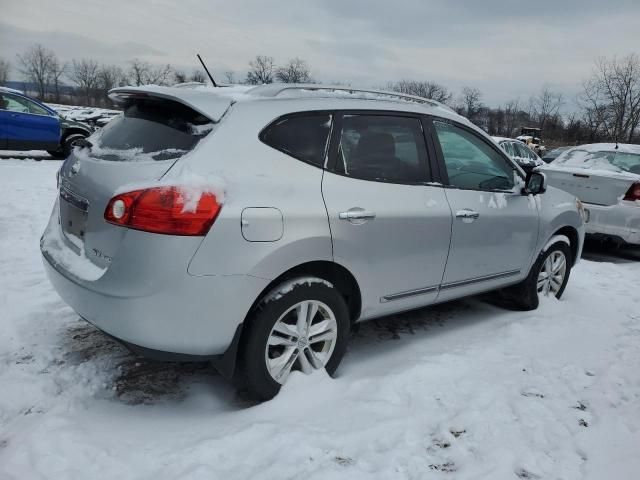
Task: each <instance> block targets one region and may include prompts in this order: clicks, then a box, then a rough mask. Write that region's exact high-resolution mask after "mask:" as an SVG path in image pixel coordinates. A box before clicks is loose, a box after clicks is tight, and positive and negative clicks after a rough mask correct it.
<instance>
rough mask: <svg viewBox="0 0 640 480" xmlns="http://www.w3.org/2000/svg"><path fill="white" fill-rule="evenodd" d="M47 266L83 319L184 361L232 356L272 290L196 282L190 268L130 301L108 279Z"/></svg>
mask: <svg viewBox="0 0 640 480" xmlns="http://www.w3.org/2000/svg"><path fill="white" fill-rule="evenodd" d="M43 263H44V266H45V270H46V272H47V275H48V277H49V280H50V281H51V283H52V284H53V287H54V288H55V289H56V291H57V292H58V294H59V295H60V296H61V297H62V299H63V300H64V301H65V302H66V303H67V304H69V305H70V306H71V308H73V309H74V310H75V311H76V312H77V313H78V315H80V316H81V317H82V318H84V319H85V320H87V321H88V322H90V323H91V324H93V325H95V326H96V327H97V328H99V329H100V330H103V331H104V332H106V333H107V334H109V335H110V336H112V337H115V338H116V339H118V340H121V341H122V342H124V343H127V344H133V345H136V346H139V347H141V348H142V349H148V350H153V351H159V352H166V353H168V354H175V355H178V356H179V355H189V356H202V357H208V356H216V355H221V354H223V353H224V352H225V351H227V349H228V348H229V347H230V346H231V345H232V343H233V339H234V336H235V335H236V331H237V329H238V326H239V325H240V324H241V323H242V322H243V321H244V318H245V316H246V314H247V312H248V309H249V308H250V306H251V304H252V303H253V301H254V299H255V298H256V297H257V296H258V295H259V293H260V292H261V291H262V290H263V289H264V288H265V287H266V286H267V284H268V280H264V279H260V278H256V277H251V276H248V275H228V276H192V275H189V274H188V273H187V272H186V265H185V269H184V274H183V275H181V276H179V277H177V278H173V279H172V280H171V281H170V282H163V285H164V287H166V288H161V289H151V291H146V292H145V294H143V295H140V292H139V291H138V292H137V293H136V294H135V295H132V296H127V295H122V294H113V293H111V292H109V290H110V289H109V288H108V287H109V285H108V284H106V283H105V282H107V281H108V280H104V279H103V278H101V279H98V280H96V281H92V282H83V281H81V280H78V279H76V278H74V277H73V276H71V275H69V274H68V272H66V271H65V270H64V268H63V267H61V266H60V265H57V264H56V263H55V261H53V260H52V259H51V257H49V256H48V255H47V253H46V252H43ZM121 280H122V283H126V282H127V279H126V278H122V279H121ZM110 282H113V279H111V280H110ZM152 282H153V280H152V279H149V283H152Z"/></svg>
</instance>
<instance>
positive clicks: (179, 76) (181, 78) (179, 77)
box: [173, 69, 187, 83]
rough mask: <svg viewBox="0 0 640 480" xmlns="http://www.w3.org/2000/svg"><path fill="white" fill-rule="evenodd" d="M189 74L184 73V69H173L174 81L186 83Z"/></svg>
mask: <svg viewBox="0 0 640 480" xmlns="http://www.w3.org/2000/svg"><path fill="white" fill-rule="evenodd" d="M186 81H187V74H186V73H184V71H183V70H177V69H176V70H174V71H173V82H174V83H186Z"/></svg>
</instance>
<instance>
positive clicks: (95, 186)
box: [59, 89, 230, 269]
mask: <svg viewBox="0 0 640 480" xmlns="http://www.w3.org/2000/svg"><path fill="white" fill-rule="evenodd" d="M165 90H170V89H165ZM118 91H119V92H122V94H121V95H118V94H116V99H117V100H119V101H120V102H121V105H122V107H123V110H124V111H123V113H122V115H120V116H118V117H116V118H115V119H114V120H112V121H111V122H110V123H109V124H108V125H107V126H106V127H105V128H103V129H102V130H101V131H99V132H96V133H95V134H94V135H92V136H91V137H90V138H89V143H85V144H81V145H80V146H76V148H74V151H73V153H72V154H71V155H70V156H69V158H68V159H67V160H66V161H65V162H64V164H63V166H62V168H61V170H60V174H59V185H60V189H59V194H60V198H59V220H60V226H61V230H62V234H63V239H64V241H65V243H66V246H67V247H68V248H69V249H71V250H73V251H74V252H75V253H76V254H78V255H84V256H86V258H87V259H88V260H89V261H91V262H92V263H93V264H94V265H96V266H97V267H99V268H101V269H105V268H107V267H108V266H109V264H110V263H111V260H112V258H113V257H114V256H115V255H116V253H117V251H118V247H119V245H120V243H121V242H122V240H123V238H124V236H125V235H126V232H127V229H126V228H123V227H120V226H116V225H112V224H110V223H107V222H106V221H105V220H104V212H105V208H106V206H107V204H108V202H109V200H110V199H111V198H112V197H113V196H114V194H115V193H116V192H118V193H119V192H122V191H126V190H127V189H128V188H130V189H131V190H133V189H135V188H136V187H137V186H139V185H141V184H152V183H153V182H154V181H157V180H159V179H160V178H161V177H162V176H163V175H164V174H165V173H166V172H167V171H168V170H169V169H170V168H171V167H172V166H173V165H174V163H175V162H177V161H178V160H179V159H180V158H181V157H183V156H184V155H186V154H188V153H189V152H191V151H192V150H193V149H194V148H196V146H197V144H198V143H199V142H200V141H201V140H202V139H203V138H204V137H205V136H206V135H207V134H209V133H210V132H211V131H212V129H213V127H214V124H215V122H216V121H218V120H219V119H220V117H221V116H222V115H223V114H224V112H225V111H226V110H227V108H228V107H229V105H230V101H229V100H227V99H219V100H220V102H219V104H218V109H217V111H213V110H211V109H209V111H207V112H203V111H198V110H196V109H195V108H194V106H193V105H186V104H185V102H182V101H181V99H180V98H170V97H168V96H167V94H166V92H165V94H164V95H155V94H154V92H148V91H141V90H140V89H119V90H118ZM118 91H116V92H118ZM205 113H207V114H205Z"/></svg>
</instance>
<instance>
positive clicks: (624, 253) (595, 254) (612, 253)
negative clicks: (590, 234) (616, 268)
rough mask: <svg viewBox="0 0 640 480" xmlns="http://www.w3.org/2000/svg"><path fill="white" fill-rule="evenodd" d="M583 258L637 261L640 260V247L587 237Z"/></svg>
mask: <svg viewBox="0 0 640 480" xmlns="http://www.w3.org/2000/svg"><path fill="white" fill-rule="evenodd" d="M582 258H584V259H585V260H590V261H593V262H609V263H635V262H640V247H635V246H629V245H616V244H614V243H611V242H600V241H597V240H592V239H587V240H586V241H585V243H584V249H583V250H582Z"/></svg>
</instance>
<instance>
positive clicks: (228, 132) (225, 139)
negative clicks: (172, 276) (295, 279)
mask: <svg viewBox="0 0 640 480" xmlns="http://www.w3.org/2000/svg"><path fill="white" fill-rule="evenodd" d="M274 104H275V102H270V105H269V106H268V108H265V105H263V104H262V103H261V102H249V103H242V102H240V103H238V104H236V105H234V106H233V107H231V109H230V111H229V112H228V113H227V115H226V116H225V117H224V118H223V120H222V122H221V123H220V124H219V125H218V127H217V128H216V131H215V132H214V134H213V135H210V136H209V137H208V138H207V139H206V140H205V141H204V142H203V144H202V145H201V146H200V147H199V148H198V149H197V150H196V152H194V155H192V156H190V157H189V158H185V159H183V161H181V162H180V165H176V168H177V169H178V170H179V169H181V168H186V169H190V170H194V171H195V172H196V173H197V174H201V175H213V176H216V177H219V178H221V180H222V181H223V183H224V184H225V200H224V205H223V207H222V210H221V212H220V215H219V217H218V218H217V220H216V222H215V223H214V225H213V227H212V228H211V230H210V232H209V233H208V235H207V236H206V237H205V239H204V240H203V242H202V244H201V245H200V248H199V249H198V251H197V252H196V254H195V255H194V257H193V258H192V260H191V262H190V264H189V267H188V271H189V273H190V274H192V275H234V274H244V275H251V276H256V277H260V278H264V279H269V280H271V279H273V278H276V277H277V276H279V275H280V274H282V273H283V272H285V271H287V270H288V269H290V268H293V267H295V266H297V265H299V264H301V263H304V262H308V261H314V260H332V246H331V233H330V230H329V223H328V219H327V212H326V209H325V206H324V202H323V200H322V192H321V184H322V175H323V170H322V169H321V168H318V167H315V166H312V165H308V164H306V163H303V162H301V161H299V160H296V159H294V158H292V157H290V156H288V155H286V154H284V153H282V152H279V151H278V150H275V149H273V148H271V147H269V146H267V145H266V144H264V143H262V142H261V141H260V140H259V138H258V135H259V133H260V131H261V130H262V129H263V128H264V127H265V126H266V125H268V124H269V123H270V122H271V121H272V120H274V119H275V118H277V117H279V116H280V115H283V114H285V113H289V112H290V111H291V107H290V106H287V102H283V103H282V104H277V105H274ZM170 173H171V172H170ZM251 207H270V208H275V209H278V210H280V212H281V213H282V222H283V235H282V237H281V238H280V239H279V240H277V241H264V242H259V241H247V240H246V239H245V238H244V237H243V235H242V230H241V222H240V219H241V215H242V211H243V209H245V208H251ZM248 228H251V227H250V226H249V227H248Z"/></svg>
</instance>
